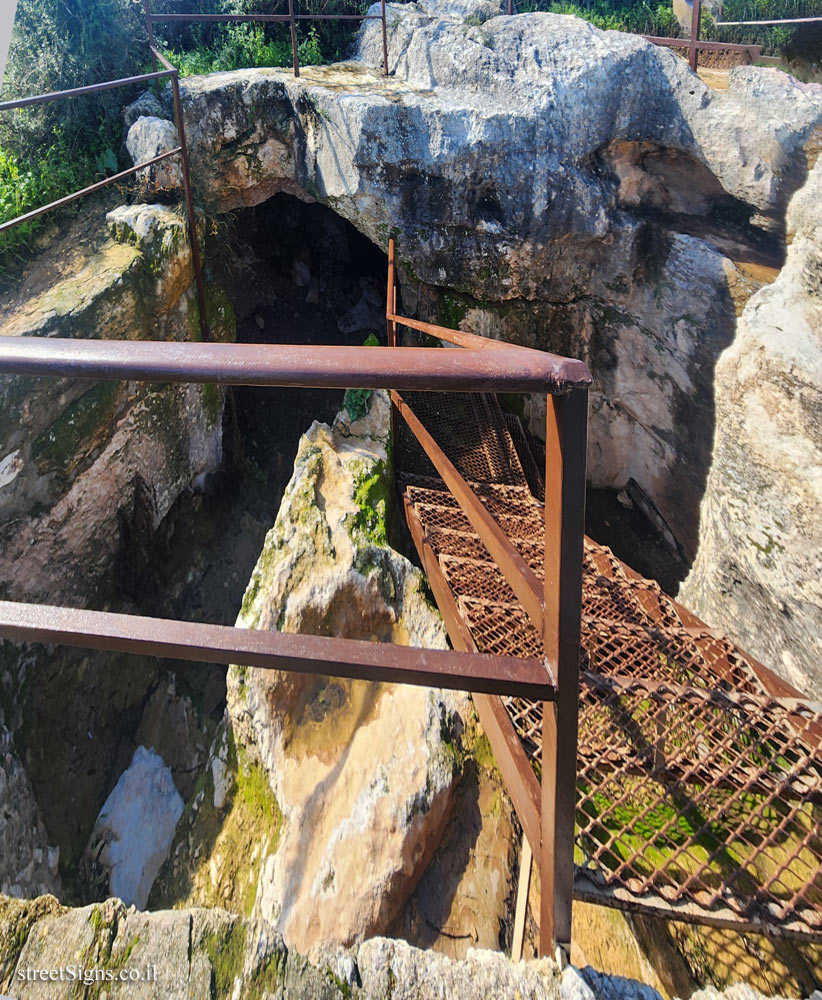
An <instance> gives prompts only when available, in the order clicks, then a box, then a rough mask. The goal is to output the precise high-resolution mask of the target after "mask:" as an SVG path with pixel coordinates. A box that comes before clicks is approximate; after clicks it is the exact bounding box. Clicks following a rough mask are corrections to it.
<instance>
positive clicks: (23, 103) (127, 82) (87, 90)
mask: <svg viewBox="0 0 822 1000" xmlns="http://www.w3.org/2000/svg"><path fill="white" fill-rule="evenodd" d="M151 57H152V60H153V61H154V72H153V73H142V74H140V75H139V76H129V77H124V78H122V79H120V80H106V81H104V82H102V83H93V84H89V85H88V86H85V87H74V88H72V89H70V90H60V91H53V92H51V93H48V94H35V95H34V96H32V97H22V98H18V99H16V100H13V101H4V102H2V103H0V112H3V111H13V110H16V109H20V108H27V107H33V106H34V105H39V104H47V103H50V102H52V101H60V100H67V99H71V98H75V97H82V96H85V95H88V94H99V93H101V92H103V91H107V90H115V89H117V88H120V87H130V86H133V85H135V84H138V83H152V82H153V83H154V85H155V86H157V87H159V82H160V80H166V79H168V80H170V81H171V88H172V94H173V98H174V116H175V122H176V125H177V141H178V143H179V145H177V146H175V147H174V149H169V150H166V151H165V152H164V153H161V154H160V155H159V156H155V157H153V158H152V159H150V160H146V161H145V162H143V163H138V164H136V165H135V166H133V167H129V169H128V170H122V171H120V172H119V173H117V174H114V175H112V176H111V177H106V178H104V179H103V180H101V181H97V182H96V183H95V184H90V185H89V186H88V187H85V188H82V189H81V190H79V191H74V192H72V193H71V194H69V195H66V196H65V197H63V198H58V199H57V200H56V201H53V202H51V203H50V204H48V205H43V206H41V207H40V208H35V209H32V211H30V212H26V213H24V214H23V215H18V216H17V217H16V218H14V219H9V220H7V221H6V222H4V223H2V224H0V233H3V232H6V231H8V230H11V229H15V228H16V227H17V226H22V225H23V224H24V223H26V222H31V221H32V220H34V219H37V218H39V217H40V216H41V215H45V214H46V213H47V212H52V211H54V210H55V209H58V208H64V207H65V206H66V205H70V204H72V203H73V202H75V201H78V200H79V199H80V198H85V197H86V195H90V194H94V193H95V192H96V191H101V190H102V189H103V188H106V187H108V186H110V185H111V184H118V183H119V182H121V181H123V180H126V179H127V178H128V177H132V176H133V175H134V174H137V173H139V171H141V170H145V169H147V168H148V167H153V166H154V165H155V164H157V163H161V162H162V161H163V160H167V159H168V158H169V157H171V156H178V155H179V157H180V161H181V165H182V174H183V195H184V198H185V204H186V215H187V218H188V231H189V241H190V243H191V262H192V266H193V268H194V280H195V284H196V287H197V305H198V307H199V312H200V334H201V336H202V338H203V340H208V339H209V333H208V318H207V316H206V303H205V285H204V283H203V269H202V262H201V260H200V248H199V246H198V245H197V220H196V216H195V213H194V200H193V198H192V194H191V171H190V168H189V161H188V147H187V144H186V136H185V125H184V122H183V111H182V102H181V100H180V81H179V73H178V71H177V70H176V69H175V67H174V66H172V65H171V63H170V62H169V61H168V60H167V59H166V58H165V57H164V56H163V55H162V54H161V53H160V52H158V51H157V50H156V49H155V48H154V47H153V45H152V46H151ZM158 59H159V60H161V61H162V63H163V65H164V66H165V69H163V70H158V68H157V61H158Z"/></svg>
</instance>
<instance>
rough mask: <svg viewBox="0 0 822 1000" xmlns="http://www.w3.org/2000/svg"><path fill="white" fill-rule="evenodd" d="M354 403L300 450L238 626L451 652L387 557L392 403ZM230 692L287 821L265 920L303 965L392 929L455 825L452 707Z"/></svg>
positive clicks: (264, 687)
mask: <svg viewBox="0 0 822 1000" xmlns="http://www.w3.org/2000/svg"><path fill="white" fill-rule="evenodd" d="M359 402H360V407H361V408H362V409H365V411H366V412H364V413H362V414H361V415H360V414H359V413H358V414H357V416H358V419H355V420H351V413H350V412H349V411H347V410H343V411H341V413H340V414H339V415H338V417H337V420H336V422H335V425H334V427H333V428H330V427H328V426H326V425H323V424H317V423H315V424H314V425H313V426H312V427H311V429H310V430H309V431H308V433H307V434H306V435H304V437H303V438H302V440H301V442H300V447H299V450H298V453H297V458H296V461H295V465H294V475H293V477H292V480H291V482H290V483H289V485H288V487H287V489H286V493H285V496H284V498H283V503H282V505H281V507H280V511H279V514H278V516H277V521H276V524H275V525H274V527H273V529H272V530H271V532H269V534H268V536H267V538H266V542H265V546H264V548H263V552H262V554H261V556H260V559H259V562H258V564H257V567H256V569H255V570H254V573H253V575H252V578H251V581H250V583H249V586H248V590H247V592H246V598H245V601H244V603H243V610H242V612H241V614H240V617H239V619H238V624H239V625H242V626H244V627H248V628H265V629H275V628H276V629H278V630H280V631H290V632H298V631H299V632H309V633H313V634H321V635H338V636H346V637H348V638H353V639H365V640H371V641H392V640H393V641H395V642H399V643H401V644H405V645H419V646H429V647H435V648H437V647H438V648H443V647H444V646H445V644H446V641H445V632H444V628H443V625H442V622H441V620H440V618H439V615H438V614H437V612H436V611H435V610H434V609H433V608H432V607H431V606H430V605H429V604H428V602H427V600H426V598H425V596H424V594H423V592H422V577H421V575H420V573H419V571H418V570H416V569H415V568H414V567H412V566H411V564H410V563H409V562H408V561H407V560H406V559H404V558H403V557H402V556H399V555H398V554H397V553H396V552H394V551H393V550H392V549H391V548H390V547H389V546H388V539H387V533H386V531H387V529H386V525H387V524H388V523H390V520H387V518H389V517H390V511H388V510H387V509H386V508H387V506H388V505H389V504H391V503H392V496H391V487H390V480H389V478H388V471H389V470H388V453H387V446H388V435H389V403H388V397H387V395H386V394H385V393H382V392H380V393H374V394H373V395H372V396H371V397H370V399H369V400H367V401H365V402H363V401H362V400H360V401H359ZM349 406H351V408H352V411H353V410H354V409H356V408H357V407H356V406H355V404H354V403H353V402H351V403H349ZM228 687H229V695H228V697H229V704H228V715H229V717H230V719H231V723H232V728H233V733H234V738H235V740H236V743H237V747H238V754H239V755H240V757H242V756H243V755H251V756H252V757H253V758H254V759H259V760H260V761H261V762H262V764H263V766H264V768H265V771H266V773H267V775H268V777H269V780H270V783H271V788H272V790H273V791H274V794H275V796H276V799H277V803H278V805H279V808H280V810H281V811H282V816H283V823H282V829H281V832H280V838H279V845H278V848H277V850H276V852H275V853H274V854H273V855H271V856H270V857H269V858H268V859H267V861H266V863H265V866H264V869H263V871H262V874H261V876H260V884H259V889H258V893H257V902H256V907H255V909H256V911H258V912H260V913H261V914H262V915H263V917H265V918H266V919H267V920H270V921H271V923H272V924H273V926H274V927H276V928H277V930H278V931H279V932H280V933H282V935H283V937H284V939H285V940H286V942H287V943H288V944H289V946H293V947H296V948H297V949H298V950H300V951H302V952H304V953H308V952H310V951H312V950H316V948H317V947H318V946H319V945H321V944H326V943H338V944H346V945H347V944H350V943H352V942H353V941H357V940H362V939H363V938H365V937H368V936H370V935H372V934H374V933H379V932H380V931H381V930H385V929H386V928H388V927H389V926H390V925H391V923H392V922H393V921H394V919H395V918H396V916H397V914H398V913H399V910H400V908H401V907H402V905H403V904H404V903H405V901H406V899H407V898H408V896H409V895H410V893H411V891H412V890H413V888H414V886H415V884H416V882H417V880H418V879H419V877H420V876H421V874H422V872H423V871H424V870H425V867H426V865H427V864H428V861H429V860H430V858H431V855H432V854H433V852H434V850H435V848H436V846H437V844H438V843H439V840H440V837H441V835H442V831H443V829H444V827H445V824H446V821H447V819H448V815H449V810H450V807H451V802H452V797H453V789H454V783H455V777H456V774H455V772H456V766H455V765H456V761H455V755H454V752H453V750H452V749H451V748H450V747H449V746H448V743H447V742H446V741H447V740H448V738H449V736H448V733H449V729H450V726H451V716H452V714H453V712H454V707H455V705H456V700H455V699H453V698H451V697H450V696H447V695H445V694H443V693H442V692H436V691H432V690H429V689H426V688H413V687H404V686H401V687H396V686H390V685H382V686H378V685H374V684H369V683H367V682H353V681H345V680H339V679H331V678H328V677H315V676H301V675H297V674H280V673H272V672H271V671H262V670H254V669H250V668H244V667H233V668H232V669H231V671H230V672H229V684H228Z"/></svg>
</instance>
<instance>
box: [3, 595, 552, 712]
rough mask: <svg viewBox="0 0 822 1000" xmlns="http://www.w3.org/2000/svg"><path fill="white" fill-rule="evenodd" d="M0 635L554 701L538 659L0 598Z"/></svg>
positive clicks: (177, 657)
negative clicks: (234, 626) (89, 609)
mask: <svg viewBox="0 0 822 1000" xmlns="http://www.w3.org/2000/svg"><path fill="white" fill-rule="evenodd" d="M0 637H2V638H4V639H11V640H15V641H18V642H19V641H22V642H44V643H50V644H54V645H67V646H80V647H84V648H88V649H99V650H107V651H114V652H120V653H135V654H139V655H143V656H159V657H163V658H166V659H175V660H191V661H204V662H207V663H225V664H230V663H236V664H240V665H242V666H249V667H261V668H263V669H269V670H289V671H294V672H297V673H311V674H317V673H319V674H326V675H328V676H334V677H351V678H354V679H357V680H368V681H384V682H390V683H395V684H416V685H423V686H426V687H427V686H432V687H441V688H451V689H453V690H458V691H471V692H474V691H477V692H481V693H484V694H511V695H512V696H517V697H523V698H541V699H548V700H552V699H553V697H554V688H553V684H552V683H551V678H550V675H549V674H548V672H547V671H546V670H545V667H544V665H543V664H542V663H541V662H540V661H539V660H536V659H531V660H525V659H516V658H514V657H500V656H492V655H488V654H483V653H462V652H458V651H456V650H442V649H420V648H416V647H411V646H394V645H392V644H391V643H379V642H364V641H362V640H359V639H340V638H336V637H332V636H318V635H301V634H294V633H288V632H268V631H255V630H253V629H241V628H233V627H232V626H230V625H206V624H202V623H198V622H181V621H173V620H170V619H165V618H146V617H142V616H140V615H123V614H115V613H112V612H108V611H84V610H80V609H76V608H63V607H52V606H49V605H40V604H19V603H15V602H11V601H0Z"/></svg>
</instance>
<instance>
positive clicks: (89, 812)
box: [0, 205, 233, 864]
mask: <svg viewBox="0 0 822 1000" xmlns="http://www.w3.org/2000/svg"><path fill="white" fill-rule="evenodd" d="M79 221H80V220H78V223H75V224H73V227H72V229H71V231H70V233H69V235H68V236H67V237H65V239H63V238H60V241H59V243H58V244H57V245H56V246H54V247H51V248H49V249H48V250H47V251H45V253H44V255H43V258H41V259H40V260H39V262H38V267H37V268H32V269H31V272H30V273H29V275H28V277H27V278H25V280H23V281H22V282H21V283H20V286H19V287H16V288H14V289H11V293H10V294H8V295H6V296H4V297H3V302H2V304H0V326H1V327H2V333H3V335H4V336H7V337H14V336H28V337H61V338H71V337H85V338H98V337H105V338H111V339H114V338H116V339H120V340H125V341H128V340H140V339H143V340H145V339H156V340H190V339H195V338H197V337H199V335H200V333H199V325H198V322H197V320H198V313H197V305H196V296H195V294H194V289H193V281H192V279H193V273H192V266H191V258H190V250H189V244H188V240H187V238H186V229H185V225H184V223H183V220H182V218H181V217H180V216H179V215H178V214H176V213H175V212H174V211H173V210H172V209H170V208H166V207H163V206H146V205H142V206H141V205H132V206H122V207H121V208H119V209H116V210H115V211H113V212H112V213H111V216H110V218H109V231H108V233H106V232H105V231H104V232H102V233H99V234H98V233H95V234H94V235H93V239H91V240H90V239H89V237H88V234H87V233H86V232H85V231H81V232H80V233H79V234H77V235H76V236H75V230H74V226H75V225H79ZM230 318H231V317H230V316H229V315H228V314H227V313H224V314H223V317H222V318H221V314H220V312H219V311H218V310H216V309H215V310H214V311H213V315H212V323H213V325H214V328H215V336H216V337H217V338H218V339H219V338H224V337H230V336H232V335H233V334H232V331H231V324H230ZM223 319H224V320H225V321H223ZM222 408H223V397H222V394H221V392H220V390H219V389H217V388H216V387H213V386H212V387H204V386H198V385H179V386H163V385H151V384H137V383H133V382H131V383H130V382H99V383H96V382H89V381H87V380H76V379H65V378H55V379H45V378H43V379H34V378H27V377H6V378H3V379H2V384H0V590H2V591H3V594H4V596H5V597H6V598H7V599H10V600H17V601H32V602H35V603H43V604H66V605H69V606H72V607H84V606H89V605H95V604H96V606H98V607H103V606H106V607H109V608H112V607H114V606H117V607H118V608H119V609H124V606H125V608H128V604H129V601H130V600H131V599H132V594H133V593H134V592H135V591H136V589H137V588H138V586H139V580H140V574H141V572H142V571H143V570H144V569H145V567H146V565H147V563H148V560H149V558H150V553H151V543H152V539H153V538H154V533H155V532H156V530H157V528H158V526H159V525H160V524H161V522H162V521H163V519H164V518H165V517H166V515H167V514H168V513H169V511H170V510H171V509H172V507H173V505H174V503H175V501H176V500H177V499H178V498H179V497H180V495H181V494H182V493H183V492H184V491H186V490H188V489H191V488H196V487H197V486H198V485H199V484H201V483H202V482H203V480H204V479H205V477H207V476H208V475H209V473H211V472H212V471H213V470H215V469H216V468H217V467H218V465H219V463H220V460H221V455H222ZM158 669H159V668H158V663H157V661H156V660H154V661H153V662H152V661H151V660H150V659H148V658H145V659H140V660H135V659H131V660H130V661H128V665H127V658H123V657H120V656H118V655H116V654H111V653H109V654H89V653H84V652H80V651H78V652H76V653H75V652H74V651H72V650H66V649H65V648H58V649H49V648H48V647H45V646H42V645H32V646H24V645H21V644H15V643H12V642H4V643H2V644H0V703H2V704H3V706H4V711H5V724H6V726H7V727H8V729H9V731H10V732H11V734H12V736H13V738H14V740H15V741H17V743H18V746H19V747H24V748H25V754H24V755H23V754H22V753H21V757H22V761H23V764H24V766H25V769H26V772H27V774H28V776H29V779H30V780H31V783H32V786H33V787H34V789H35V792H36V795H37V799H38V803H39V806H40V810H41V813H42V816H43V820H44V822H45V824H46V827H47V829H48V831H49V835H50V837H52V838H53V840H52V841H51V842H52V843H55V842H56V843H58V844H59V845H60V848H61V852H62V858H63V861H64V862H65V863H67V864H73V863H75V862H76V861H77V860H78V858H79V856H80V854H81V853H82V851H83V849H84V847H85V844H86V842H87V841H88V836H89V833H90V829H91V825H92V823H93V821H94V817H95V816H96V815H97V814H98V812H99V810H100V807H101V806H102V804H103V802H104V801H105V797H106V795H107V794H108V792H109V791H110V790H111V788H112V787H113V783H114V781H115V780H116V778H117V777H118V776H119V773H120V772H121V771H122V769H123V768H124V767H125V766H126V765H127V759H122V760H120V759H118V758H119V757H120V754H121V752H122V753H123V754H124V755H125V754H126V753H127V758H129V759H130V757H131V754H132V753H133V749H134V747H133V746H131V747H130V748H129V749H128V750H127V751H126V749H125V748H123V747H121V746H120V741H119V736H120V733H121V732H122V730H121V728H120V727H121V720H122V719H123V718H128V717H132V718H133V716H134V713H136V712H139V711H140V710H141V707H142V704H143V703H144V701H145V698H146V697H147V694H148V693H149V692H150V691H151V690H152V689H153V688H154V687H156V685H157V673H158ZM32 677H36V678H37V682H36V683H31V679H32ZM137 718H139V715H138V716H137ZM135 724H136V722H135ZM203 756H204V754H203ZM175 763H176V762H175ZM115 768H116V770H114V772H113V773H110V769H115ZM109 782H110V783H109ZM11 801H13V800H10V799H8V798H7V797H6V796H5V795H2V794H0V810H3V809H7V808H9V804H10V802H11ZM68 803H70V804H71V805H70V807H68V805H67V804H68ZM35 846H37V845H35ZM38 849H39V848H38ZM33 856H34V855H32V857H33Z"/></svg>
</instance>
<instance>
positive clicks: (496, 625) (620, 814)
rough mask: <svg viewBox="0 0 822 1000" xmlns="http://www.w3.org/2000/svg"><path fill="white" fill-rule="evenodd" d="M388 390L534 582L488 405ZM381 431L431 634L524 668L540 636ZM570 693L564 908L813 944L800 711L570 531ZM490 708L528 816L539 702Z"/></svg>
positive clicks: (417, 466)
mask: <svg viewBox="0 0 822 1000" xmlns="http://www.w3.org/2000/svg"><path fill="white" fill-rule="evenodd" d="M405 399H406V401H407V402H408V404H409V405H410V406H411V408H412V409H413V410H414V412H415V413H416V414H417V416H418V417H419V419H420V420H421V421H422V423H423V424H424V425H425V427H426V429H427V430H428V431H429V432H430V433H431V434H432V435H433V436H434V437H436V439H437V441H438V442H439V444H440V446H441V447H442V449H443V451H444V453H445V454H446V456H447V457H448V459H450V461H451V462H452V463H453V464H454V465H455V466H456V467H457V469H458V470H459V472H460V473H461V474H462V476H463V477H464V478H465V480H466V481H467V482H468V483H469V485H470V486H471V488H472V489H473V490H474V492H475V494H476V495H477V496H478V497H479V498H480V499H481V500H482V502H483V503H484V504H485V506H486V507H487V509H488V511H489V512H490V513H491V514H492V516H493V517H494V518H495V519H496V520H497V522H498V523H499V525H500V526H501V527H502V529H503V530H504V531H505V533H506V535H507V536H508V537H509V538H510V539H511V541H512V542H513V543H514V544H515V545H516V547H517V548H518V550H519V551H520V553H521V554H522V556H523V557H524V558H525V559H526V561H527V562H528V564H529V565H530V567H531V569H532V570H533V572H534V573H535V574H536V575H537V576H538V577H540V578H541V577H542V574H543V564H544V553H543V548H544V537H545V527H544V514H543V510H544V508H543V503H542V498H543V496H544V485H543V480H542V474H541V472H540V466H541V462H542V461H543V459H542V458H541V456H539V455H537V454H536V453H535V450H534V449H533V447H532V445H531V444H530V442H529V440H528V438H527V436H526V435H525V434H524V433H523V431H522V427H521V425H520V423H519V421H518V419H517V418H516V417H513V416H512V415H511V414H506V413H503V411H502V409H501V408H500V406H499V404H498V403H497V400H496V398H495V397H493V396H489V395H476V394H475V395H471V394H449V395H447V396H446V395H445V394H438V393H423V392H420V393H408V394H406V396H405ZM398 433H399V437H398V448H397V454H398V480H399V483H400V486H401V489H402V493H403V502H404V506H405V512H406V518H407V521H408V525H409V528H410V530H411V534H412V537H413V538H414V541H415V544H416V546H417V548H418V550H419V553H420V556H421V558H422V560H423V563H424V565H425V568H426V571H427V572H428V574H429V579H430V581H431V585H432V589H433V591H434V593H435V596H436V597H437V600H438V603H439V604H440V608H441V610H442V611H443V615H444V617H445V619H446V622H447V623H448V625H449V631H451V632H452V635H453V633H454V632H455V631H459V632H461V634H462V648H464V647H465V644H466V642H468V641H469V638H470V642H471V643H472V644H473V646H474V647H475V648H476V649H477V650H479V651H480V652H485V653H494V654H497V655H504V656H511V657H539V656H540V655H541V653H542V637H541V636H540V634H539V633H538V631H537V630H536V628H535V627H534V625H533V624H532V622H531V620H530V618H529V616H528V615H527V614H526V612H525V611H524V609H523V607H522V605H521V603H520V602H519V600H518V599H517V597H516V595H515V594H514V592H513V591H512V589H511V587H510V586H509V585H508V583H507V582H506V580H505V577H504V576H503V573H502V572H501V570H500V569H499V567H498V565H497V564H496V563H495V561H494V560H493V559H492V558H491V556H490V555H489V553H488V551H487V550H486V548H485V546H484V545H483V543H482V542H481V541H480V539H479V537H478V536H477V534H476V532H475V531H474V530H473V529H472V527H471V525H470V523H469V521H468V519H467V518H466V516H465V514H464V513H463V512H462V510H461V509H460V506H459V504H458V503H457V501H456V500H455V498H454V496H453V495H452V494H451V492H449V490H448V489H447V488H446V487H445V485H444V483H443V482H442V480H441V479H439V477H438V476H437V474H436V471H435V470H434V468H433V466H432V465H431V464H430V462H429V460H428V459H427V458H426V456H425V454H424V452H423V451H422V449H421V448H420V446H419V445H418V444H417V442H416V440H415V438H414V437H413V436H412V435H411V434H410V433H409V432H408V431H407V429H405V427H404V425H401V426H400V427H399V428H398ZM466 632H467V634H468V635H467V636H466V634H465V633H466ZM475 697H476V696H475ZM579 698H580V709H579V712H580V714H579V745H578V753H577V781H576V829H575V844H574V861H575V873H574V896H575V898H578V899H583V900H587V901H591V902H597V903H604V904H606V905H610V906H616V907H620V908H627V909H636V910H641V911H645V912H654V913H658V914H660V915H664V916H666V917H669V918H675V919H679V920H687V921H691V922H700V923H708V924H714V925H719V926H728V927H733V928H736V929H739V930H756V931H761V932H764V933H769V934H773V935H779V936H791V937H798V938H805V939H818V940H822V715H820V714H819V710H818V706H813V705H812V704H810V703H809V702H808V701H807V700H805V699H803V698H802V696H801V695H800V694H799V692H797V691H795V690H793V689H792V688H790V687H789V685H787V684H786V683H785V682H784V681H782V680H781V679H779V678H778V677H776V676H775V675H774V674H772V673H771V672H770V671H768V670H767V669H766V668H764V667H763V666H762V665H761V664H758V663H757V662H756V661H754V660H752V659H751V658H750V657H748V656H746V655H745V654H744V653H742V652H741V651H740V650H739V649H738V648H737V647H736V646H735V645H734V644H733V643H731V642H730V641H729V640H728V639H726V638H724V637H722V636H719V635H717V634H715V633H714V632H712V631H711V630H710V629H708V627H707V626H706V625H705V624H704V623H703V622H701V621H699V620H698V619H697V618H695V617H694V616H693V615H692V614H690V613H689V612H688V611H687V610H686V609H684V608H683V607H681V606H680V605H678V604H677V603H676V602H675V601H673V600H672V599H671V598H669V597H668V596H667V595H665V594H664V593H663V592H662V591H661V590H660V588H659V586H658V585H657V584H655V583H654V582H652V581H649V580H645V579H642V578H641V577H640V576H638V575H637V574H636V573H634V572H633V571H632V570H631V569H629V568H628V567H627V566H626V565H625V564H624V563H622V562H620V561H619V560H618V559H617V558H616V557H615V556H614V555H613V553H612V552H611V551H610V550H609V549H607V548H606V547H604V546H601V545H598V544H596V543H595V542H594V541H592V540H591V539H589V538H586V540H585V551H584V570H583V602H582V641H581V655H580V690H579ZM489 700H490V699H489ZM493 700H494V701H497V699H493ZM500 706H503V707H504V712H502V713H500V712H499V711H497V713H496V720H497V722H499V720H500V719H502V722H501V727H502V729H501V735H502V737H503V738H508V739H509V741H510V740H511V738H513V739H514V742H515V744H516V746H517V747H518V748H519V753H520V755H521V756H520V759H519V763H520V766H519V767H518V768H515V769H513V772H512V770H511V769H510V768H509V773H507V774H504V777H505V779H506V784H507V785H508V787H509V791H512V799H513V800H514V804H515V806H517V805H518V802H519V803H521V802H528V801H529V800H530V801H531V802H533V803H535V804H536V805H537V806H538V795H539V784H538V774H539V768H540V761H541V759H542V732H543V729H542V722H543V719H542V715H543V702H533V701H529V700H527V699H523V698H516V697H505V696H503V697H502V698H501V699H500V700H498V702H497V708H498V709H499V707H500ZM481 718H482V716H481ZM506 725H507V727H508V728H507V731H506ZM499 736H500V734H499V733H498V734H497V739H499ZM523 762H524V764H525V766H524V767H523V766H522V764H523ZM517 811H518V813H521V812H522V810H521V808H518V809H517ZM521 819H522V820H523V827H524V828H525V832H526V836H528V835H529V831H528V829H527V823H526V821H525V820H524V819H523V817H522V816H521ZM529 839H530V838H529ZM537 846H538V845H536V844H532V847H533V848H534V849H535V853H536V848H537Z"/></svg>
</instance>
